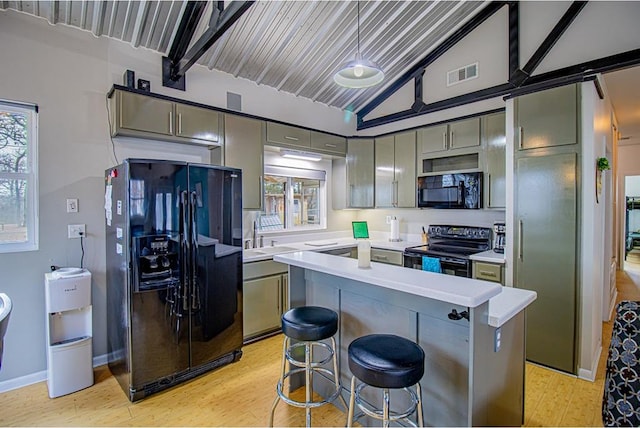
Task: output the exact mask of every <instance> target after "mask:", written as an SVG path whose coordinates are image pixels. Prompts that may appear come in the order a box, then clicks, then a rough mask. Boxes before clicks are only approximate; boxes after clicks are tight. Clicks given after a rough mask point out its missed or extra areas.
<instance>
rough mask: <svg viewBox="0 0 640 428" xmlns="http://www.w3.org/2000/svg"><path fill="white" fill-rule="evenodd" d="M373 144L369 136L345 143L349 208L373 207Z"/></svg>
mask: <svg viewBox="0 0 640 428" xmlns="http://www.w3.org/2000/svg"><path fill="white" fill-rule="evenodd" d="M374 158H375V156H374V145H373V139H371V138H362V139H360V138H354V139H350V140H349V141H348V143H347V194H348V202H349V207H350V208H373V200H374V199H373V191H374V189H373V183H374Z"/></svg>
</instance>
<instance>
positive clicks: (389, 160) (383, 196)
mask: <svg viewBox="0 0 640 428" xmlns="http://www.w3.org/2000/svg"><path fill="white" fill-rule="evenodd" d="M394 145H395V144H394V137H393V135H387V136H385V137H380V138H376V140H375V158H376V170H375V175H376V180H375V183H376V184H375V188H376V195H375V202H376V207H378V208H383V207H384V208H388V207H394V206H395V202H396V198H395V192H396V182H395V178H394V169H395V167H394V165H395V160H394V158H395V155H394Z"/></svg>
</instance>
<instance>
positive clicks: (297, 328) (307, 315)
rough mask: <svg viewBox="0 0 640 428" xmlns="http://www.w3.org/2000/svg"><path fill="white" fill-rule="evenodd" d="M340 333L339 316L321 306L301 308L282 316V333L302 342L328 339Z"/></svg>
mask: <svg viewBox="0 0 640 428" xmlns="http://www.w3.org/2000/svg"><path fill="white" fill-rule="evenodd" d="M337 331H338V314H337V313H335V312H334V311H332V310H331V309H327V308H322V307H320V306H301V307H299V308H293V309H291V310H289V311H287V312H286V313H285V314H284V315H282V333H284V335H285V336H287V337H289V338H291V339H294V340H300V341H318V340H323V339H328V338H330V337H331V336H333V335H334V334H336V332H337Z"/></svg>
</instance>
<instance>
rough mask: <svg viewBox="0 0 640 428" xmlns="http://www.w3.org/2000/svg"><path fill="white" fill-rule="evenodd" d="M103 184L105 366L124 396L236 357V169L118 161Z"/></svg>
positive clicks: (151, 389) (147, 391)
mask: <svg viewBox="0 0 640 428" xmlns="http://www.w3.org/2000/svg"><path fill="white" fill-rule="evenodd" d="M105 181H106V187H105V215H106V223H107V225H106V236H107V243H106V245H107V251H106V253H107V334H108V362H109V368H110V370H111V372H112V373H113V374H114V375H115V377H116V378H117V379H118V382H119V383H120V385H121V386H122V388H123V389H124V391H125V393H126V394H127V395H128V396H129V399H130V400H131V401H135V400H138V399H141V398H143V397H145V396H147V395H149V394H151V393H154V392H156V391H160V390H162V389H165V388H168V387H170V386H172V385H175V384H177V383H179V382H182V381H184V380H187V379H190V378H192V377H194V376H197V375H199V374H201V373H203V372H205V371H207V370H210V369H213V368H216V367H218V366H221V365H224V364H227V363H230V362H233V361H236V360H238V359H239V358H240V357H241V355H242V351H241V347H242V312H241V307H242V304H241V302H242V279H243V278H242V184H241V183H242V179H241V171H240V170H238V169H232V168H223V167H214V166H210V165H197V164H188V163H184V162H169V161H155V160H142V159H127V160H126V161H125V162H124V163H123V164H121V165H118V166H116V167H113V168H110V169H108V170H107V171H106V175H105Z"/></svg>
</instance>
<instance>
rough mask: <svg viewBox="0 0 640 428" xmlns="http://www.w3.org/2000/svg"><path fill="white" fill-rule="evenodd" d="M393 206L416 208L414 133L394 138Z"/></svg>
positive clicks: (405, 133)
mask: <svg viewBox="0 0 640 428" xmlns="http://www.w3.org/2000/svg"><path fill="white" fill-rule="evenodd" d="M395 140H396V141H395V142H396V144H395V167H394V170H395V206H396V207H398V208H414V207H415V206H416V133H415V132H414V131H411V132H404V133H402V134H397V135H396V136H395Z"/></svg>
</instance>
